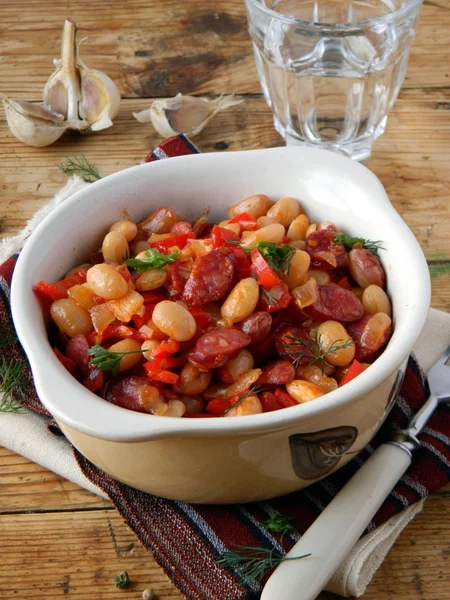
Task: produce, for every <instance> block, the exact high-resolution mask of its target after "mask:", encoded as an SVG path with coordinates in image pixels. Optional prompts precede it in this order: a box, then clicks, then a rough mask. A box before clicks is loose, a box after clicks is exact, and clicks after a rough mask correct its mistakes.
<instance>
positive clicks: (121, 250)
mask: <svg viewBox="0 0 450 600" xmlns="http://www.w3.org/2000/svg"><path fill="white" fill-rule="evenodd" d="M102 254H103V258H104V259H105V262H107V263H119V264H120V263H122V262H123V261H124V260H125V258H127V257H128V256H129V254H130V249H129V248H128V242H127V240H126V238H125V236H124V235H123V233H120V231H110V232H109V233H107V234H106V235H105V239H104V240H103V245H102Z"/></svg>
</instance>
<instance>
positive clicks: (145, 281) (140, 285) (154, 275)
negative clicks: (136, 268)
mask: <svg viewBox="0 0 450 600" xmlns="http://www.w3.org/2000/svg"><path fill="white" fill-rule="evenodd" d="M166 279H167V271H164V269H152V270H151V271H146V272H145V273H142V275H140V276H139V277H138V278H137V279H136V281H135V282H134V285H135V286H136V289H137V291H138V292H148V291H150V290H156V289H157V288H159V287H161V286H162V285H163V283H164V282H165V281H166Z"/></svg>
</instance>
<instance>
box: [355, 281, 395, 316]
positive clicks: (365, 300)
mask: <svg viewBox="0 0 450 600" xmlns="http://www.w3.org/2000/svg"><path fill="white" fill-rule="evenodd" d="M361 301H362V305H363V307H364V312H365V313H366V315H375V314H376V313H379V312H382V313H385V314H386V315H388V316H389V317H390V316H392V308H391V301H390V300H389V296H388V295H387V294H386V292H385V291H384V290H383V288H381V287H380V286H378V285H374V284H372V285H369V286H368V287H366V289H365V290H364V291H363V293H362V298H361Z"/></svg>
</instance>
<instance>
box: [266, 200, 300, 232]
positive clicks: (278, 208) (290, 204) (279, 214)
mask: <svg viewBox="0 0 450 600" xmlns="http://www.w3.org/2000/svg"><path fill="white" fill-rule="evenodd" d="M301 212H302V209H301V207H300V204H299V203H298V201H297V200H296V199H295V198H290V197H289V196H286V197H285V198H281V200H278V202H275V204H274V205H273V206H272V207H271V208H269V210H268V211H267V216H268V217H269V218H270V219H274V220H275V222H276V223H281V225H283V227H289V225H290V224H291V223H292V221H293V220H294V219H295V217H298V215H299V214H300V213H301Z"/></svg>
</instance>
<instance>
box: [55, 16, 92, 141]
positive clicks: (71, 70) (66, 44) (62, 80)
mask: <svg viewBox="0 0 450 600" xmlns="http://www.w3.org/2000/svg"><path fill="white" fill-rule="evenodd" d="M76 32H77V28H76V25H75V23H74V22H73V21H72V20H71V19H66V21H65V22H64V27H63V33H62V40H61V59H60V60H55V61H54V64H55V66H56V71H54V73H52V75H50V78H49V79H48V81H47V83H46V84H45V87H44V105H45V106H46V107H47V108H49V109H50V110H52V111H54V112H58V113H59V114H61V115H63V116H64V119H65V120H66V121H68V122H69V127H70V128H71V129H86V128H87V127H89V124H88V123H80V121H81V119H80V117H79V114H78V105H79V102H80V99H81V88H80V78H79V74H78V72H77V68H76Z"/></svg>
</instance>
